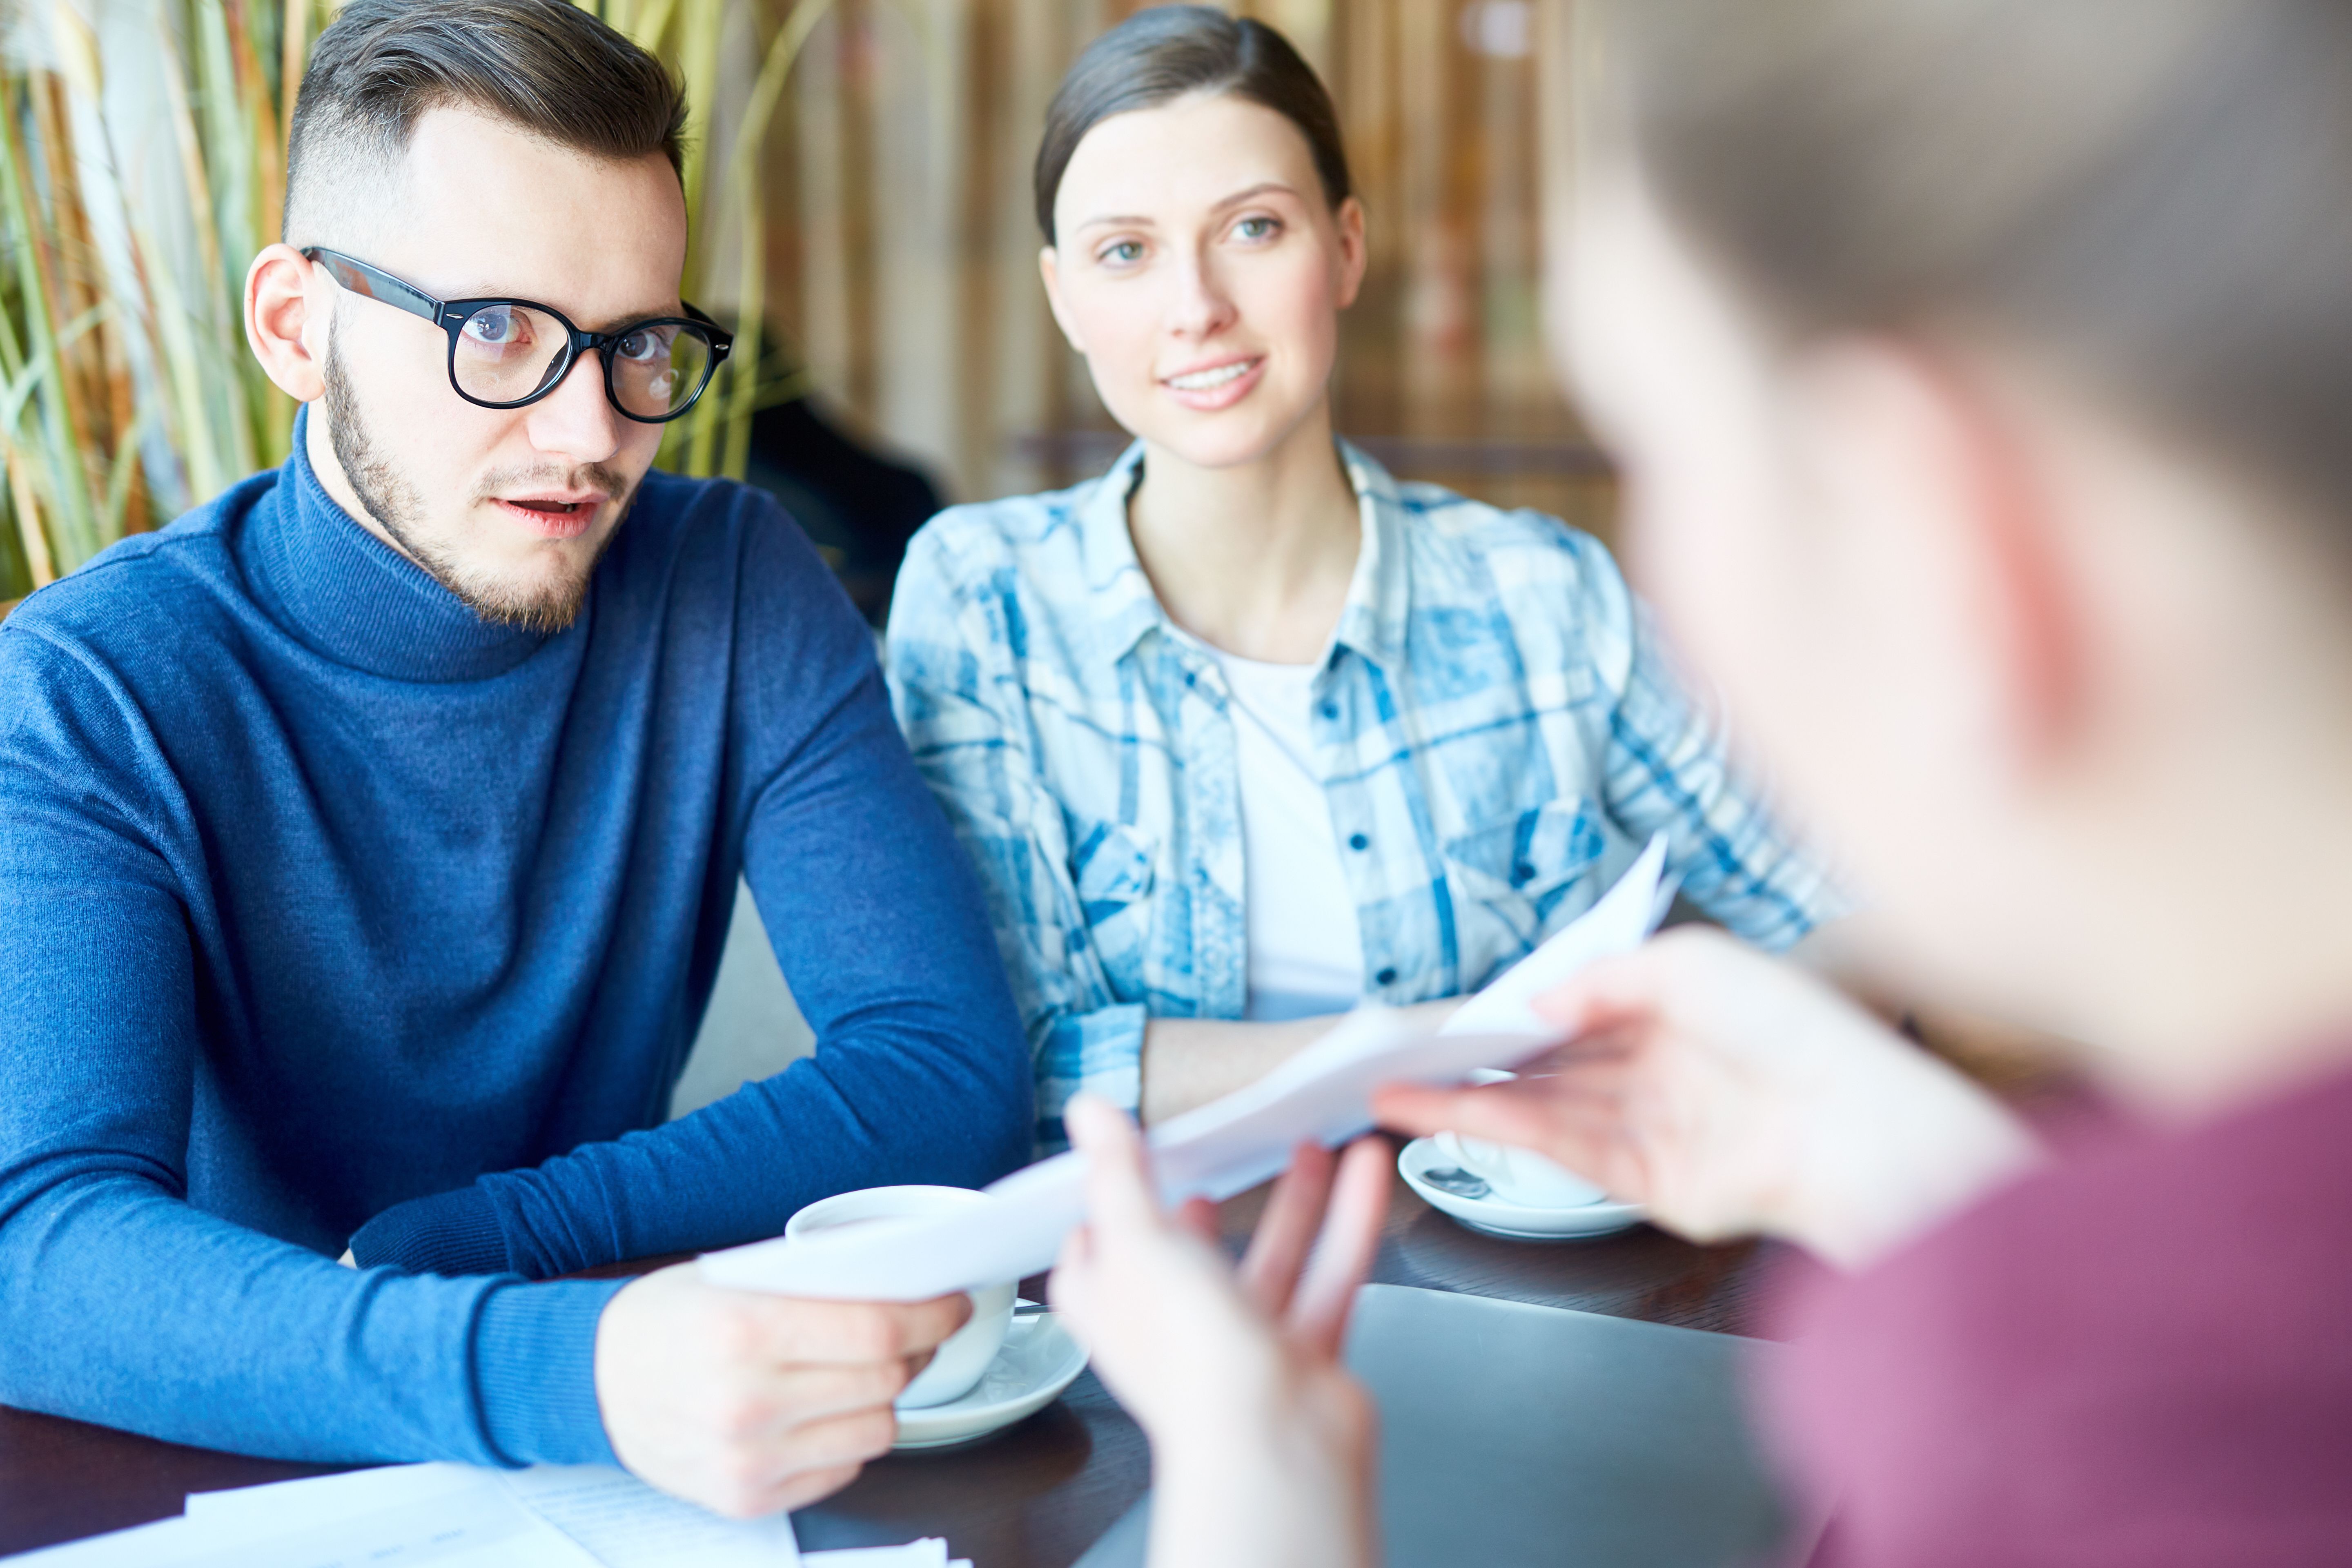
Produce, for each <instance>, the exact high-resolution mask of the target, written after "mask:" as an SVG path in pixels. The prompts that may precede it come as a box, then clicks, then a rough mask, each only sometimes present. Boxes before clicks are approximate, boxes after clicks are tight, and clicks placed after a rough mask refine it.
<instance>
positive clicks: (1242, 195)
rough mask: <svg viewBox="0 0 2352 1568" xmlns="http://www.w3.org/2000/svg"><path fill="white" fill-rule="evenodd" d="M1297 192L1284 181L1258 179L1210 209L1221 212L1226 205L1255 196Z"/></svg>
mask: <svg viewBox="0 0 2352 1568" xmlns="http://www.w3.org/2000/svg"><path fill="white" fill-rule="evenodd" d="M1297 194H1298V191H1297V188H1296V187H1295V186H1293V185H1291V184H1288V183H1287V182H1286V181H1282V180H1260V181H1259V182H1258V183H1257V184H1255V185H1251V186H1249V187H1248V188H1247V189H1245V190H1239V191H1235V192H1234V194H1233V195H1229V196H1227V197H1225V198H1224V199H1223V201H1221V202H1219V203H1217V205H1215V206H1214V207H1213V208H1212V209H1210V210H1212V211H1213V212H1223V210H1224V209H1225V208H1227V207H1237V206H1239V205H1242V204H1243V203H1244V202H1245V201H1249V200H1251V199H1252V198H1254V197H1257V196H1266V195H1286V196H1295V195H1297Z"/></svg>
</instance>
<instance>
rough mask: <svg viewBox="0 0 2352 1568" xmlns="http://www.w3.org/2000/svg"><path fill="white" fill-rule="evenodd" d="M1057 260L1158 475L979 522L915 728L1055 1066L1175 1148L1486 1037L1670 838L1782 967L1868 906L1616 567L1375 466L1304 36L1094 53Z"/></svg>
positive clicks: (1093, 49)
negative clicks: (1582, 920) (1527, 983)
mask: <svg viewBox="0 0 2352 1568" xmlns="http://www.w3.org/2000/svg"><path fill="white" fill-rule="evenodd" d="M1034 184H1035V196H1036V202H1037V223H1038V226H1039V228H1040V230H1041V231H1042V233H1043V235H1044V237H1045V249H1044V251H1043V252H1042V253H1041V255H1040V258H1039V266H1040V268H1041V270H1042V272H1043V274H1044V279H1045V292H1046V296H1047V298H1048V300H1050V301H1051V303H1052V305H1053V309H1054V314H1055V320H1056V321H1059V322H1060V324H1061V327H1062V331H1063V332H1064V334H1065V335H1066V337H1067V338H1068V340H1069V342H1070V343H1071V346H1072V347H1074V348H1075V349H1076V350H1077V351H1078V352H1079V353H1082V354H1084V355H1085V356H1086V360H1087V370H1088V371H1089V373H1090V374H1092V376H1093V378H1094V383H1095V385H1096V387H1097V390H1098V391H1099V392H1100V393H1101V395H1102V399H1103V403H1104V405H1105V406H1106V407H1108V409H1109V410H1110V412H1111V415H1112V416H1113V417H1114V418H1116V419H1118V422H1119V423H1120V424H1121V425H1122V426H1125V427H1126V428H1127V429H1128V430H1129V431H1130V432H1132V433H1133V435H1134V436H1135V437H1136V440H1135V443H1134V445H1133V446H1131V447H1129V449H1128V451H1127V452H1126V454H1125V455H1124V456H1123V457H1121V458H1119V460H1118V462H1117V463H1116V464H1114V465H1113V466H1112V468H1111V470H1110V471H1109V472H1108V474H1105V475H1104V476H1102V477H1101V478H1100V479H1093V480H1090V481H1088V482H1087V483H1086V484H1082V485H1079V486H1077V487H1076V488H1075V489H1067V490H1063V491H1059V492H1056V493H1054V494H1050V495H1037V496H1015V497H1011V498H1008V499H1006V500H996V501H990V502H986V503H984V504H981V505H974V506H961V507H956V508H953V509H951V510H948V511H946V512H943V513H941V514H940V516H939V517H938V518H936V519H934V520H933V521H931V522H930V523H929V524H928V525H927V526H926V527H925V528H924V529H923V531H922V532H921V533H919V535H917V537H916V539H915V541H914V542H913V543H912V545H910V546H909V548H908V555H907V563H906V565H905V567H904V569H903V570H902V571H901V573H900V574H899V578H898V592H897V595H896V597H895V599H894V601H893V603H892V606H891V612H890V623H889V632H888V643H889V657H888V664H889V675H890V682H891V695H892V698H893V700H894V701H895V702H896V704H897V708H898V719H899V722H900V723H901V724H902V725H903V726H904V727H905V730H906V732H907V737H908V742H909V743H910V744H911V745H912V746H913V748H914V751H915V756H916V760H917V761H918V763H919V764H920V765H921V767H922V768H923V771H924V773H925V775H926V777H928V778H929V780H930V782H931V784H932V787H933V788H934V789H935V790H937V791H938V793H939V796H940V800H941V801H942V802H943V803H944V804H945V805H946V806H947V808H948V814H949V816H950V818H951V819H952V820H953V821H954V823H955V825H956V829H957V832H958V833H959V834H960V835H961V837H962V838H963V841H964V844H965V847H967V848H968V849H969V850H970V851H971V857H972V859H973V861H974V863H975V864H976V865H977V866H978V867H979V868H980V871H981V879H982V884H983V886H984V887H985V889H986V890H987V892H988V894H989V899H990V904H991V908H992V911H993V913H994V916H995V921H996V927H997V937H998V941H999V942H1000V944H1001V946H1002V948H1003V952H1004V957H1005V963H1006V965H1007V967H1008V968H1009V969H1010V970H1011V972H1012V975H1013V994H1014V995H1015V997H1016V998H1017V999H1018V1001H1019V1003H1020V1005H1021V1009H1022V1015H1023V1020H1024V1023H1025V1024H1026V1026H1027V1027H1028V1031H1029V1037H1030V1043H1031V1045H1032V1047H1034V1050H1035V1052H1036V1056H1037V1100H1038V1116H1039V1141H1040V1142H1041V1143H1043V1144H1044V1145H1045V1146H1046V1147H1049V1148H1050V1147H1053V1146H1055V1144H1057V1143H1058V1142H1060V1139H1061V1131H1062V1129H1061V1110H1062V1105H1063V1102H1064V1101H1065V1100H1067V1099H1068V1097H1069V1096H1070V1095H1071V1094H1072V1093H1073V1092H1075V1091H1076V1090H1078V1089H1087V1090H1089V1091H1091V1092H1093V1093H1095V1094H1097V1095H1100V1096H1103V1097H1106V1098H1108V1099H1111V1100H1115V1101H1117V1102H1118V1103H1120V1104H1122V1105H1124V1106H1126V1107H1128V1108H1129V1109H1131V1110H1137V1111H1138V1112H1139V1114H1140V1115H1141V1116H1142V1118H1143V1120H1145V1121H1163V1120H1165V1119H1167V1118H1168V1117H1171V1116H1173V1115H1177V1114H1179V1113H1181V1112H1182V1111H1185V1110H1191V1109H1192V1108H1193V1107H1195V1106H1198V1105H1201V1104H1203V1103H1205V1102H1207V1101H1209V1100H1214V1099H1216V1098H1217V1097H1218V1096H1220V1095H1222V1094H1224V1093H1227V1092H1229V1091H1231V1090H1233V1089H1239V1088H1241V1087H1242V1086H1243V1085H1244V1084H1247V1083H1249V1082H1251V1081H1252V1080H1254V1079H1256V1078H1258V1077H1259V1076H1260V1075H1262V1074H1264V1073H1265V1072H1266V1071H1267V1070H1268V1069H1270V1068H1273V1067H1274V1066H1276V1064H1277V1063H1279V1062H1281V1061H1282V1060H1283V1059H1285V1058H1286V1057H1288V1056H1289V1055H1291V1054H1292V1053H1293V1052H1295V1051H1297V1050H1298V1049H1299V1048H1300V1047H1304V1046H1305V1045H1307V1043H1308V1042H1310V1041H1312V1040H1314V1039H1315V1038H1316V1037H1318V1036H1319V1035H1320V1034H1322V1033H1323V1032H1324V1031H1325V1030H1327V1029H1328V1028H1329V1027H1330V1026H1331V1023H1332V1020H1333V1018H1334V1016H1337V1015H1339V1014H1343V1013H1345V1012H1347V1011H1348V1009H1349V1008H1350V1007H1353V1006H1355V1005H1357V1004H1358V1003H1359V1002H1360V1001H1363V1000H1364V999H1366V998H1368V997H1369V998H1372V999H1375V1000H1378V1001H1381V1002H1383V1003H1386V1004H1388V1005H1392V1006H1410V1005H1418V1006H1421V1007H1423V1009H1425V1010H1426V1011H1427V1012H1428V1013H1430V1014H1432V1015H1436V1014H1442V1013H1443V1012H1444V1011H1448V1010H1450V1009H1451V1008H1452V1007H1453V1006H1454V1001H1453V999H1454V998H1456V997H1460V996H1463V995H1466V994H1470V993H1472V992H1475V991H1476V990H1477V989H1478V988H1479V987H1480V986H1482V985H1484V984H1486V982H1487V981H1488V980H1490V979H1492V978H1493V977H1494V975H1495V974H1496V973H1498V972H1499V971H1501V970H1502V969H1503V968H1505V967H1507V966H1508V965H1509V964H1511V963H1515V962H1517V960H1518V959H1519V958H1520V957H1522V956H1523V955H1525V954H1526V953H1527V952H1528V950H1529V949H1531V948H1532V947H1534V946H1535V945H1536V944H1538V943H1539V942H1542V941H1543V940H1544V939H1545V938H1546V937H1548V936H1549V935H1551V934H1552V933H1553V932H1555V931H1559V929H1560V928H1561V927H1562V926H1565V925H1566V924H1568V923H1569V922H1570V921H1572V920H1574V919H1575V918H1576V917H1577V916H1578V915H1580V914H1582V913H1583V912H1584V911H1585V910H1587V909H1590V908H1591V905H1592V903H1593V901H1594V900H1596V899H1597V898H1599V896H1600V894H1601V890H1602V889H1605V888H1606V887H1607V886H1608V885H1609V882H1610V880H1611V879H1612V876H1613V875H1614V873H1615V872H1616V870H1618V869H1619V868H1622V865H1623V863H1624V861H1625V860H1626V859H1627V858H1630V856H1631V852H1632V851H1633V850H1634V849H1636V848H1638V847H1640V846H1641V845H1642V844H1643V843H1646V842H1647V841H1648V839H1649V837H1650V836H1651V835H1653V834H1654V833H1664V834H1665V835H1666V837H1667V839H1668V842H1669V845H1670V847H1671V852H1670V855H1669V861H1668V863H1669V866H1670V868H1672V870H1673V871H1674V873H1675V875H1676V876H1677V877H1679V878H1680V879H1681V882H1682V887H1683V890H1684V893H1685V897H1687V898H1688V899H1689V900H1690V901H1691V903H1692V904H1693V905H1694V906H1696V908H1697V909H1698V910H1701V911H1702V912H1704V913H1706V914H1707V915H1709V916H1711V917H1712V918H1714V919H1717V920H1719V921H1723V922H1724V923H1725V924H1726V925H1727V926H1728V927H1729V928H1730V929H1731V930H1733V931H1736V932H1738V934H1739V935H1740V936H1741V937H1743V938H1745V939H1747V940H1748V941H1750V942H1756V943H1759V945H1762V946H1766V947H1769V948H1771V949H1774V950H1776V951H1777V950H1780V949H1783V948H1786V947H1789V946H1790V945H1791V944H1792V943H1795V942H1798V941H1799V940H1800V939H1801V938H1803V937H1805V936H1806V935H1807V934H1808V933H1809V932H1811V931H1812V930H1813V929H1814V928H1815V927H1816V925H1818V924H1819V923H1820V922H1822V921H1823V919H1824V918H1825V917H1826V916H1828V915H1830V914H1832V913H1834V912H1835V911H1836V910H1837V909H1838V907H1839V906H1838V902H1837V900H1836V898H1835V896H1834V895H1833V894H1832V892H1831V891H1830V889H1827V888H1826V887H1825V886H1824V885H1823V881H1822V876H1821V873H1820V871H1819V869H1818V868H1816V867H1815V865H1814V864H1813V863H1812V862H1811V859H1810V858H1808V857H1807V856H1806V855H1804V854H1802V853H1801V852H1800V850H1799V849H1798V847H1796V846H1795V845H1794V844H1793V842H1792V841H1791V840H1790V837H1788V835H1786V834H1785V833H1784V832H1783V831H1782V830H1781V827H1780V824H1779V823H1777V822H1776V821H1774V819H1773V817H1772V815H1771V813H1770V812H1769V810H1767V809H1766V806H1765V804H1764V802H1763V800H1762V798H1761V795H1760V794H1759V791H1758V790H1757V788H1756V787H1755V785H1754V781H1752V780H1750V779H1747V778H1744V777H1742V776H1741V775H1740V774H1739V773H1738V770H1736V769H1735V768H1734V767H1733V765H1732V763H1731V760H1730V756H1729V752H1728V748H1727V744H1726V742H1725V738H1724V736H1723V733H1722V731H1721V728H1720V727H1719V726H1718V725H1717V723H1716V721H1715V720H1714V718H1713V716H1712V714H1711V713H1710V712H1709V711H1708V710H1707V709H1706V707H1705V706H1704V705H1702V704H1700V703H1697V702H1695V701H1693V700H1691V697H1690V695H1689V693H1688V692H1687V691H1686V690H1685V688H1684V686H1683V683H1682V681H1681V679H1679V677H1678V675H1677V673H1676V671H1675V668H1673V665H1672V663H1671V661H1670V659H1669V658H1668V657H1667V655H1666V653H1665V650H1664V649H1663V648H1662V647H1660V645H1659V642H1658V639H1657V637H1656V636H1655V634H1654V628H1653V627H1652V626H1651V625H1650V623H1649V616H1648V615H1647V613H1646V612H1645V611H1644V610H1643V607H1642V606H1641V605H1639V604H1638V603H1637V602H1636V601H1635V600H1634V598H1633V595H1631V594H1630V593H1628V592H1627V591H1626V587H1625V583H1624V579H1623V578H1622V576H1620V575H1619V574H1618V570H1617V565H1616V563H1614V562H1613V561H1612V560H1611V559H1610V558H1609V552H1608V551H1607V550H1606V549H1604V548H1603V547H1602V546H1601V542H1600V541H1598V540H1596V539H1594V538H1592V537H1591V535H1589V534H1585V533H1580V532H1579V531H1576V530H1574V529H1572V528H1570V527H1569V526H1568V525H1567V524H1566V523H1564V522H1562V521H1559V519H1558V518H1553V517H1546V516H1543V515H1542V514H1540V513H1538V512H1533V511H1507V510H1502V509H1500V508H1497V507H1492V506H1488V505H1486V504H1485V503H1484V502H1481V501H1478V500H1472V499H1471V498H1469V497H1466V496H1460V495H1455V494H1454V493H1453V492H1452V491H1450V490H1446V489H1443V488H1441V487H1439V486H1436V485H1429V484H1417V483H1401V482H1399V481H1398V480H1397V479H1394V478H1392V477H1391V475H1390V474H1389V473H1388V472H1387V471H1385V470H1384V469H1383V468H1381V466H1380V465H1379V464H1378V463H1376V462H1374V461H1373V460H1372V459H1371V458H1369V457H1367V456H1365V455H1364V454H1363V453H1362V452H1361V451H1360V450H1358V449H1357V448H1355V447H1352V446H1350V445H1349V444H1348V443H1346V442H1344V441H1340V440H1337V439H1336V438H1335V437H1334V435H1333V431H1332V410H1331V378H1332V374H1333V365H1334V362H1335V357H1336V355H1337V353H1338V351H1339V317H1340V313H1341V312H1342V311H1343V310H1347V309H1348V308H1349V306H1350V305H1351V304H1352V303H1353V302H1354V300H1355V298H1356V294H1357V291H1358V289H1359V288H1360V285H1361V283H1362V280H1363V275H1364V267H1365V257H1366V246H1365V234H1364V223H1365V218H1364V209H1363V205H1362V204H1361V203H1360V201H1359V200H1358V199H1357V198H1356V196H1355V195H1354V193H1353V187H1352V184H1351V181H1350V177H1349V172H1348V161H1347V153H1346V151H1345V149H1344V148H1343V147H1342V145H1341V143H1340V136H1339V115H1338V113H1337V112H1336V111H1335V110H1334V109H1333V107H1332V103H1331V99H1330V95H1329V94H1328V92H1326V91H1325V90H1324V87H1323V84H1322V82H1321V81H1320V80H1318V79H1317V77H1316V75H1315V73H1314V71H1313V69H1312V68H1309V67H1308V66H1307V63H1306V62H1305V61H1304V60H1303V59H1301V58H1299V56H1298V54H1297V51H1296V50H1294V49H1293V48H1292V47H1290V45H1289V43H1288V42H1287V41H1286V39H1285V38H1284V37H1282V35H1281V34H1279V33H1277V32H1276V31H1275V30H1274V29H1273V28H1271V27H1268V26H1265V24H1264V23H1262V22H1256V21H1252V20H1249V19H1246V18H1235V17H1233V16H1227V15H1225V14H1224V13H1223V12H1222V11H1219V10H1216V9H1214V8H1213V7H1209V6H1204V5H1162V6H1155V7H1152V8H1150V9H1147V10H1143V11H1140V12H1138V13H1137V14H1136V15H1135V16H1131V17H1129V19H1128V20H1127V21H1125V22H1123V23H1121V24H1120V25H1119V26H1117V27H1114V28H1112V29H1110V30H1109V31H1108V32H1107V33H1105V34H1104V35H1103V36H1102V37H1099V38H1097V39H1096V40H1095V41H1094V42H1093V43H1092V44H1090V45H1088V46H1087V50H1086V52H1085V53H1084V54H1083V55H1081V56H1080V57H1079V58H1078V60H1077V62H1076V64H1075V65H1073V66H1072V67H1071V68H1070V72H1069V75H1068V76H1067V77H1066V79H1064V80H1063V83H1062V86H1061V89H1060V90H1059V91H1058V92H1057V93H1056V94H1055V98H1054V101H1053V104H1052V106H1051V107H1050V109H1049V110H1047V112H1046V117H1045V133H1044V135H1043V137H1042V138H1041V140H1040V142H1039V146H1038V153H1037V163H1036V176H1035V182H1034Z"/></svg>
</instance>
